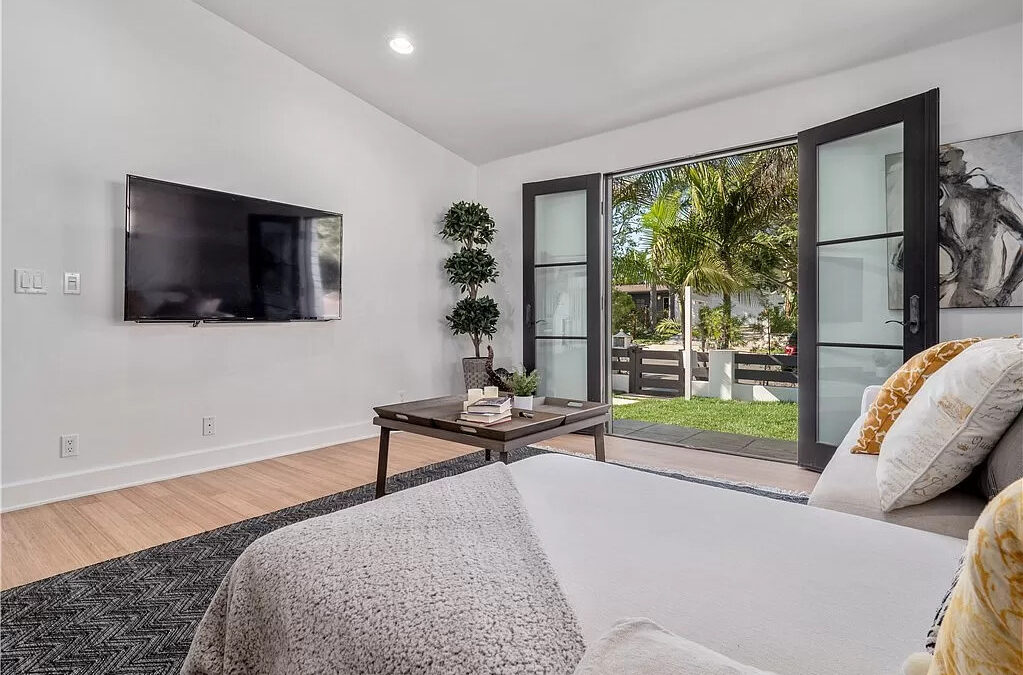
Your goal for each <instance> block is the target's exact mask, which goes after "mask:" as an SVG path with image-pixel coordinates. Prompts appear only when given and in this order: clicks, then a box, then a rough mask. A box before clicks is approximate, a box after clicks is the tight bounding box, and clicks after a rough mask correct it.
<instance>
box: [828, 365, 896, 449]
mask: <svg viewBox="0 0 1023 675" xmlns="http://www.w3.org/2000/svg"><path fill="white" fill-rule="evenodd" d="M901 365H902V350H901V349H858V348H850V347H818V348H817V440H818V441H819V442H821V443H828V444H830V445H838V444H839V443H841V441H842V439H843V438H844V437H845V434H846V432H848V431H849V427H850V426H851V425H852V423H853V422H855V421H856V418H858V417H859V416H860V397H861V396H862V395H863V389H864V387H867V386H869V385H872V384H883V383H884V381H885V380H887V379H888V376H889V375H891V374H892V373H894V372H895V371H896V370H898V368H899V366H901Z"/></svg>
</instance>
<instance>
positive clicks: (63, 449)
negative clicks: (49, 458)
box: [60, 434, 78, 457]
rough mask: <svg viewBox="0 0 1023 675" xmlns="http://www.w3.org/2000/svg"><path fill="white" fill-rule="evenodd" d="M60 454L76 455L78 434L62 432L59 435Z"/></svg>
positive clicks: (64, 455) (63, 455) (62, 455)
mask: <svg viewBox="0 0 1023 675" xmlns="http://www.w3.org/2000/svg"><path fill="white" fill-rule="evenodd" d="M60 456H61V457H77V456H78V434H63V435H62V436H61V437H60Z"/></svg>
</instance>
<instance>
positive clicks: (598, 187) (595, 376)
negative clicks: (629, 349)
mask: <svg viewBox="0 0 1023 675" xmlns="http://www.w3.org/2000/svg"><path fill="white" fill-rule="evenodd" d="M579 190H585V191H586V263H585V265H586V333H587V334H586V335H585V336H556V337H553V336H552V337H550V338H547V337H546V336H540V338H539V339H541V340H543V339H553V340H560V339H566V338H567V339H585V340H586V392H587V399H588V400H590V401H600V402H603V401H604V399H605V397H606V392H605V386H604V382H603V379H604V378H603V372H604V369H603V349H604V339H603V330H604V311H603V305H602V298H603V293H602V292H601V284H602V270H603V265H602V261H603V253H602V251H603V218H602V204H603V201H602V197H603V192H604V186H603V174H599V173H591V174H586V175H582V176H571V177H568V178H556V179H554V180H545V181H539V182H535V183H524V184H523V185H522V311H523V315H522V362H523V366H524V367H525V368H527V369H529V370H532V369H534V368H536V340H537V336H536V316H535V311H534V310H535V307H536V277H535V270H536V268H537V267H563V266H566V265H572V264H578V263H541V264H539V265H537V264H536V207H535V201H536V198H537V197H538V196H539V195H547V194H557V193H559V192H577V191H579ZM541 375H542V374H541Z"/></svg>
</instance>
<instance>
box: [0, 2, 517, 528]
mask: <svg viewBox="0 0 1023 675" xmlns="http://www.w3.org/2000/svg"><path fill="white" fill-rule="evenodd" d="M3 85H4V87H3V138H2V142H3V167H2V169H3V186H2V187H3V196H4V200H3V205H2V206H3V211H2V216H3V254H2V255H3V258H2V260H3V295H4V297H3V375H4V378H3V412H4V425H3V460H2V472H3V477H2V480H3V505H4V507H6V508H11V507H16V506H21V505H25V504H28V503H34V502H39V501H43V500H49V499H54V498H60V497H66V496H70V495H72V494H78V493H84V492H89V491H95V490H99V489H106V488H110V487H113V486H117V485H121V484H127V483H134V482H143V481H147V480H153V479H156V478H160V477H165V476H169V475H175V474H180V473H185V472H191V471H197V470H204V469H208V468H211V467H215V466H220V465H226V464H231V463H239V462H243V461H250V460H253V459H257V458H260V457H265V456H270V455H275V454H282V453H287V452H293V451H296V450H299V449H304V448H308V447H317V446H322V445H327V444H330V443H333V442H339V441H343V440H349V439H352V438H356V437H362V436H365V435H368V434H370V433H372V428H371V426H370V425H369V421H370V419H371V417H372V414H373V413H372V409H371V406H372V405H374V404H379V403H383V402H388V401H393V400H396V399H397V398H398V392H399V390H402V391H405V392H406V394H407V396H409V397H410V398H411V397H418V396H428V395H437V394H441V393H448V392H450V391H452V390H454V389H455V387H457V386H459V383H460V371H459V361H458V359H459V357H461V356H463V355H466V354H467V353H468V350H469V346H468V343H467V342H466V341H455V340H454V339H452V338H450V337H449V336H448V331H447V330H446V328H445V326H444V325H443V316H444V313H445V310H446V309H447V308H448V307H449V306H450V304H451V303H452V302H453V301H454V300H455V298H456V293H455V291H454V289H452V288H451V287H450V286H449V285H448V284H447V283H446V280H445V279H444V277H443V275H442V272H441V268H440V261H441V260H442V258H443V257H444V256H445V255H447V254H448V253H449V252H450V248H449V247H448V246H446V245H445V244H444V243H443V242H442V241H440V240H439V238H438V237H437V236H436V232H437V224H436V221H437V218H438V216H439V215H440V214H441V213H442V212H443V210H444V209H445V208H446V207H447V205H448V204H450V202H452V201H454V200H458V199H472V198H474V197H475V192H476V169H475V167H474V166H472V165H471V164H469V163H468V162H466V161H464V160H462V159H460V158H459V157H457V156H455V155H454V154H452V153H451V152H449V151H447V150H445V149H443V148H441V147H440V146H438V145H436V144H435V143H433V142H431V141H429V140H427V139H426V138H424V137H422V136H421V135H419V134H417V133H416V132H414V131H412V130H411V129H409V128H408V127H405V126H403V125H402V124H400V123H398V122H397V121H395V120H394V119H392V118H390V117H388V116H386V115H384V114H383V113H381V112H380V111H378V110H377V109H375V108H373V107H371V106H369V105H368V104H366V103H365V102H363V101H361V100H359V99H357V98H356V97H354V96H352V95H351V94H349V93H347V92H345V91H343V90H341V89H339V88H338V87H336V86H334V85H333V84H331V83H329V82H328V81H326V80H324V79H323V78H321V77H319V76H318V75H315V74H314V73H312V72H311V71H309V70H307V69H305V68H303V67H302V66H300V65H298V64H297V63H295V62H293V61H291V60H290V59H288V58H286V57H284V56H283V55H281V54H280V53H278V52H276V51H275V50H273V49H272V48H270V47H268V46H266V45H265V44H263V43H261V42H260V41H258V40H256V39H255V38H253V37H251V36H249V35H248V34H246V33H244V32H242V31H241V30H239V29H238V28H236V27H234V26H232V25H230V24H228V23H227V22H225V21H223V20H222V19H220V18H218V17H216V16H215V15H213V14H211V13H209V12H207V11H206V10H204V9H202V8H201V7H199V6H198V5H195V4H193V3H192V2H189V1H188V0H164V1H162V2H138V1H137V0H88V1H86V0H75V1H73V2H69V1H68V0H6V1H5V2H4V3H3ZM129 172H130V173H136V174H141V175H144V176H152V177H157V178H162V179H166V180H170V181H176V182H183V183H188V184H193V185H200V186H205V187H210V188H215V189H220V190H227V191H231V192H237V193H242V194H249V195H256V196H259V197H264V198H268V199H273V200H279V201H284V202H291V203H296V204H302V205H307V206H312V207H318V208H323V209H328V210H336V211H341V212H343V213H344V219H345V221H344V223H345V224H344V228H345V229H344V271H343V274H344V278H343V284H344V309H343V319H342V320H341V321H340V322H335V323H322V324H287V325H261V326H244V327H238V326H214V327H205V326H204V327H200V328H194V329H193V328H191V327H187V326H177V325H174V326H161V325H136V324H132V323H124V322H123V321H122V320H121V317H122V313H121V312H122V309H121V307H122V295H123V265H124V253H123V247H124V175H125V174H126V173H129ZM14 267H30V268H40V269H43V270H45V271H46V274H47V277H48V285H49V293H48V294H47V295H44V296H32V295H15V294H14V293H13V289H12V281H13V271H12V270H13V268H14ZM65 270H68V271H78V272H80V273H81V274H82V284H83V289H84V292H83V294H82V295H80V296H65V295H62V294H61V292H60V283H59V279H60V277H61V276H62V273H63V271H65ZM509 276H511V275H509ZM204 415H215V416H216V418H217V433H216V436H213V437H206V438H204V437H203V436H202V435H201V418H202V417H203V416H204ZM62 433H78V434H80V447H81V450H80V452H81V456H80V457H78V458H75V459H59V458H58V437H59V435H60V434H62Z"/></svg>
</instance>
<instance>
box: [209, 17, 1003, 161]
mask: <svg viewBox="0 0 1023 675" xmlns="http://www.w3.org/2000/svg"><path fill="white" fill-rule="evenodd" d="M195 1H196V2H198V3H199V4H200V5H202V6H204V7H206V8H208V9H209V10H211V11H213V12H215V13H216V14H219V15H220V16H222V17H223V18H225V19H227V20H228V21H230V22H232V23H234V24H235V25H237V26H239V27H240V28H242V29H243V30H245V31H247V32H249V33H251V34H252V35H255V36H256V37H258V38H259V39H261V40H263V41H264V42H266V43H268V44H270V45H271V46H273V47H275V48H277V49H278V50H280V51H281V52H283V53H284V54H287V55H288V56H290V57H292V58H294V59H295V60H297V61H299V62H300V63H302V64H304V65H305V66H307V67H308V68H310V69H312V70H314V71H316V72H317V73H319V74H321V75H323V76H324V77H326V78H327V79H329V80H331V81H333V82H335V83H336V84H338V85H340V86H341V87H344V88H345V89H347V90H348V91H350V92H352V93H354V94H355V95H357V96H359V97H361V98H362V99H364V100H366V101H368V102H369V103H371V104H372V105H374V106H376V107H377V108H380V109H381V110H383V111H384V112H386V113H388V114H389V115H391V116H393V117H395V118H397V119H399V120H401V121H402V122H404V123H405V124H407V125H409V126H410V127H412V128H413V129H416V130H417V131H419V132H420V133H422V134H423V135H425V136H427V137H429V138H431V139H433V140H435V141H437V142H438V143H440V144H441V145H444V146H445V147H447V148H449V149H451V150H453V151H454V152H456V153H458V154H459V155H461V156H462V157H465V158H466V159H468V160H470V161H472V162H475V163H484V162H487V161H490V160H494V159H498V158H501V157H506V156H509V155H514V154H518V153H521V152H526V151H529V150H534V149H537V148H541V147H545V146H549V145H554V144H557V143H562V142H565V141H569V140H572V139H575V138H581V137H583V136H588V135H591V134H594V133H598V132H601V131H607V130H610V129H614V128H617V127H621V126H625V125H629V124H634V123H636V122H642V121H644V120H648V119H653V118H655V117H660V116H662V115H666V114H668V113H672V112H676V111H679V110H684V109H687V108H692V107H695V106H698V105H703V104H706V103H710V102H713V101H717V100H722V99H725V98H730V97H733V96H737V95H740V94H743V93H748V92H750V91H755V90H759V89H764V88H767V87H772V86H777V85H780V84H784V83H786V82H792V81H795V80H800V79H804V78H807V77H812V76H815V75H820V74H823V73H827V72H832V71H835V70H839V69H842V68H848V67H851V66H855V65H858V64H862V63H867V62H869V61H874V60H877V59H879V58H884V57H887V56H893V55H896V54H900V53H904V52H907V51H911V50H914V49H919V48H922V47H926V46H929V45H933V44H937V43H940V42H944V41H947V40H951V39H954V38H957V37H962V36H966V35H970V34H973V33H977V32H980V31H983V30H987V29H990V28H995V27H998V26H1004V25H1009V24H1013V23H1017V22H1019V21H1020V20H1021V18H1023V5H1021V3H1020V1H1019V0H982V1H979V2H978V1H970V0H846V1H841V2H839V1H835V0H828V1H822V0H631V2H630V1H629V0H615V1H614V2H611V1H607V0H505V1H503V2H495V1H493V0H195ZM396 33H403V34H405V35H407V36H408V37H410V38H411V39H412V41H413V43H414V44H415V52H414V53H413V54H411V55H410V56H400V55H398V54H396V53H394V52H392V51H391V50H390V49H389V48H388V46H387V41H388V39H389V38H390V37H392V36H393V35H394V34H396Z"/></svg>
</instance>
